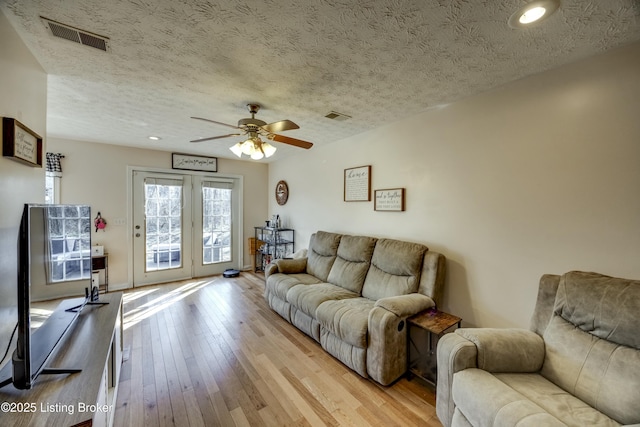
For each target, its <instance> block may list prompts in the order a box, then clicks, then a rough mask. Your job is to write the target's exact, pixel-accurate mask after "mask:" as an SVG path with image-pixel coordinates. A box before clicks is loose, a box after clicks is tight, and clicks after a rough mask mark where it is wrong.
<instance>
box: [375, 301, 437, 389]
mask: <svg viewBox="0 0 640 427" xmlns="http://www.w3.org/2000/svg"><path fill="white" fill-rule="evenodd" d="M434 304H435V303H434V302H433V300H432V299H431V298H429V297H428V296H426V295H422V294H417V293H415V294H409V295H401V296H394V297H387V298H381V299H379V300H378V301H376V303H375V304H374V307H373V308H372V309H371V311H370V312H369V321H368V325H367V327H368V329H369V343H368V346H367V373H368V374H369V376H370V377H371V378H373V379H374V380H375V381H377V382H379V383H380V384H382V385H389V384H391V383H392V382H393V381H395V380H396V379H398V378H399V377H400V376H402V375H403V374H404V373H405V372H406V371H407V328H406V325H407V317H409V316H413V315H414V314H416V313H419V312H420V311H422V310H426V309H427V308H429V307H432V306H433V305H434Z"/></svg>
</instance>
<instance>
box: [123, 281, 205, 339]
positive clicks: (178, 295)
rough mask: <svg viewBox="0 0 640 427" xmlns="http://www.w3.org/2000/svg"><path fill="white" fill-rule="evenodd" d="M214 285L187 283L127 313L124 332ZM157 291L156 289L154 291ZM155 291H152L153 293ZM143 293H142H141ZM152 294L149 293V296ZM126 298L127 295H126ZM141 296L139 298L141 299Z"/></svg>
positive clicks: (201, 282)
mask: <svg viewBox="0 0 640 427" xmlns="http://www.w3.org/2000/svg"><path fill="white" fill-rule="evenodd" d="M210 283H212V282H211V281H210V280H204V281H202V280H199V281H195V282H190V283H187V284H185V285H183V286H180V287H178V288H176V289H174V290H172V291H171V292H169V293H167V294H165V295H162V296H161V297H158V298H156V299H154V300H151V301H149V302H147V303H145V304H143V305H141V306H140V307H137V308H135V309H133V310H131V311H129V312H127V313H125V314H124V330H127V329H128V328H130V327H131V326H133V325H136V324H138V323H139V322H141V321H142V320H144V319H147V318H148V317H150V316H153V315H154V314H156V313H158V312H160V311H162V310H164V309H165V308H167V307H169V306H170V305H172V304H174V303H175V302H177V301H180V300H181V299H183V298H186V297H187V296H189V295H191V294H192V293H194V292H196V291H198V290H199V289H202V288H203V287H205V286H207V285H208V284H210ZM154 290H155V289H154ZM152 291H153V290H151V292H152ZM141 292H142V291H141ZM151 292H147V295H148V294H150V293H151ZM125 297H126V295H125ZM139 297H140V296H138V298H139Z"/></svg>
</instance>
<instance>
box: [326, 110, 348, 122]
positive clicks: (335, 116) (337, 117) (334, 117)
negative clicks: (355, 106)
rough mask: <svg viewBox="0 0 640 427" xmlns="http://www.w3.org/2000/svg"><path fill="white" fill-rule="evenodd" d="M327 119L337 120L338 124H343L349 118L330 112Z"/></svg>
mask: <svg viewBox="0 0 640 427" xmlns="http://www.w3.org/2000/svg"><path fill="white" fill-rule="evenodd" d="M325 117H326V118H327V119H331V120H337V121H339V122H344V121H345V120H349V119H350V118H351V116H347V115H346V114H342V113H337V112H335V111H330V112H329V113H328V114H327V115H326V116H325Z"/></svg>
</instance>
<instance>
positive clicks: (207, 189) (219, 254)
mask: <svg viewBox="0 0 640 427" xmlns="http://www.w3.org/2000/svg"><path fill="white" fill-rule="evenodd" d="M231 188H232V186H231V184H229V183H225V182H204V183H203V185H202V263H203V264H213V263H217V262H228V261H231V191H232V190H231Z"/></svg>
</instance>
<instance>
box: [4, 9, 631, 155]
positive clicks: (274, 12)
mask: <svg viewBox="0 0 640 427" xmlns="http://www.w3.org/2000/svg"><path fill="white" fill-rule="evenodd" d="M525 3H526V2H524V1H521V0H357V1H356V0H354V1H349V0H256V1H252V0H248V1H241V0H225V1H205V0H180V1H177V0H109V1H104V0H56V1H52V0H0V9H2V11H3V12H4V14H5V15H6V16H7V17H8V19H9V21H10V22H11V24H12V25H13V26H14V27H15V28H16V30H17V32H18V33H19V35H20V36H21V37H22V39H23V40H24V42H25V44H26V45H27V46H28V47H29V49H30V50H31V51H32V52H33V54H34V56H35V57H36V58H37V59H38V61H39V62H40V63H41V64H42V66H43V67H44V69H45V70H46V72H47V73H48V74H49V81H48V91H49V93H48V106H47V115H48V117H47V136H48V137H56V138H64V139H74V140H81V141H93V142H104V143H112V144H122V145H129V146H136V147H147V148H155V149H162V150H168V151H176V152H188V153H197V154H206V155H213V156H218V157H233V154H231V152H230V151H229V150H228V147H230V146H231V145H233V144H234V143H235V142H237V141H238V140H240V137H233V138H227V139H219V140H214V141H209V142H203V143H199V144H193V143H189V140H192V139H196V138H200V137H207V136H214V135H223V134H228V133H230V132H229V131H231V132H233V131H232V130H230V129H229V128H225V127H224V126H219V125H215V124H209V123H206V122H202V121H197V120H192V119H190V116H200V117H205V118H210V119H213V120H216V121H220V122H224V123H229V124H236V122H237V121H238V119H240V118H244V117H248V116H249V114H248V112H247V110H246V107H245V105H246V104H247V103H248V102H257V103H259V104H262V105H263V109H262V110H261V111H260V112H259V113H258V116H257V118H259V119H262V120H264V121H266V122H268V123H269V122H273V121H277V120H282V119H290V120H293V121H294V122H296V123H297V124H298V125H299V126H300V129H298V130H292V131H287V132H285V133H283V135H286V136H290V137H294V138H298V139H303V140H308V141H311V142H313V143H314V144H316V146H320V145H322V144H327V143H331V142H334V141H338V140H340V139H343V138H346V137H348V136H351V135H354V134H357V133H360V132H363V131H365V130H369V129H372V128H375V127H377V126H380V125H383V124H385V123H388V122H393V121H396V120H398V119H400V118H402V117H404V116H408V115H415V114H418V113H420V112H422V111H424V110H426V109H428V108H433V107H436V106H438V105H442V104H447V103H451V102H454V101H456V100H459V99H461V98H464V97H467V96H470V95H473V94H476V93H479V92H482V91H486V90H488V89H490V88H493V87H496V86H499V85H502V84H504V83H507V82H510V81H513V80H516V79H520V78H522V77H525V76H528V75H531V74H534V73H538V72H541V71H545V70H549V69H552V68H555V67H558V66H560V65H562V64H566V63H569V62H573V61H576V60H578V59H582V58H585V57H588V56H592V55H595V54H599V53H601V52H604V51H606V50H608V49H611V48H613V47H616V46H620V45H623V44H628V43H631V42H634V41H638V40H640V2H639V1H638V0H590V1H587V0H563V1H562V4H561V6H560V9H559V10H558V11H557V12H556V13H555V14H554V15H552V16H551V17H550V18H549V19H548V20H547V21H545V22H543V23H541V24H539V25H538V26H536V27H535V28H530V29H526V30H514V29H511V28H510V27H509V26H508V25H507V20H508V18H509V16H510V15H511V14H512V13H513V12H514V11H516V10H517V9H518V8H519V7H521V6H522V5H524V4H525ZM40 16H44V17H47V18H50V19H53V20H55V21H58V22H61V23H64V24H68V25H71V26H74V27H77V28H80V29H83V30H86V31H89V32H93V33H96V34H100V35H103V36H106V37H109V39H110V51H109V52H107V53H105V52H102V51H99V50H96V49H93V48H90V47H86V46H82V45H79V44H76V43H73V42H70V41H67V40H63V39H60V38H56V37H53V36H51V35H50V34H49V33H48V32H47V31H46V28H45V25H44V24H43V22H42V20H41V19H40ZM332 110H335V111H338V112H341V113H344V114H347V115H350V116H352V119H350V120H348V121H344V122H338V121H335V120H329V119H327V118H325V117H324V116H325V115H326V114H327V113H328V112H330V111H332ZM150 135H157V136H160V137H162V140H161V141H159V142H153V141H150V140H149V139H148V136H150ZM274 145H276V146H277V147H278V152H277V153H276V154H275V155H274V156H273V157H272V158H271V159H272V160H273V159H278V158H283V157H284V156H287V155H289V154H291V153H293V152H299V151H301V150H302V149H300V148H295V147H290V146H287V145H284V144H278V143H274ZM312 151H313V148H312V149H311V150H310V151H309V153H311V152H312ZM262 161H265V160H262Z"/></svg>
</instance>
